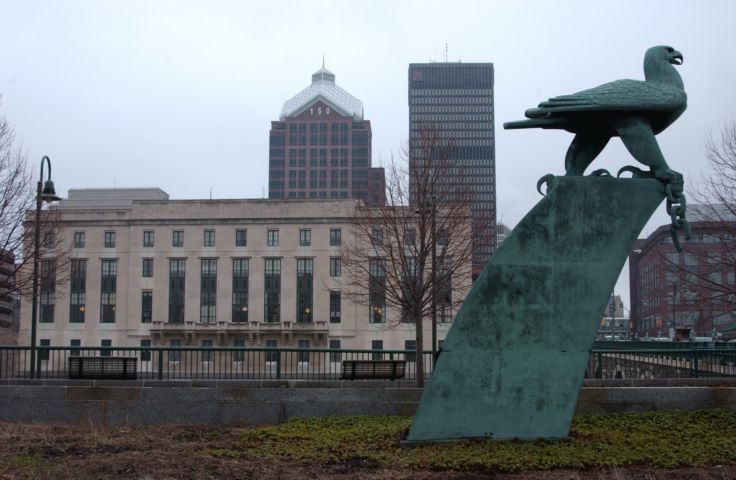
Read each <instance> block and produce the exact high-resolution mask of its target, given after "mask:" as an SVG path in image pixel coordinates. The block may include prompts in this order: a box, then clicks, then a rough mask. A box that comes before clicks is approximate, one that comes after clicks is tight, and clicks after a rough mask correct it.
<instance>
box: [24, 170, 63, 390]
mask: <svg viewBox="0 0 736 480" xmlns="http://www.w3.org/2000/svg"><path fill="white" fill-rule="evenodd" d="M44 163H46V165H48V167H49V173H48V177H47V179H46V182H45V183H44V181H43V165H44ZM56 200H60V198H59V197H57V196H56V191H55V190H54V182H52V181H51V160H49V157H47V156H46V155H44V157H43V158H42V159H41V176H40V178H39V180H38V184H37V185H36V218H35V228H34V232H33V292H32V295H33V296H32V298H31V378H36V322H37V318H38V252H39V250H40V249H41V204H42V203H43V202H53V201H56ZM39 366H40V362H39Z"/></svg>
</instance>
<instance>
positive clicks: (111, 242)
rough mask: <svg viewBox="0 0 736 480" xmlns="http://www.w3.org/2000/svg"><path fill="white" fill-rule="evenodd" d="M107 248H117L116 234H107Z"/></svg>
mask: <svg viewBox="0 0 736 480" xmlns="http://www.w3.org/2000/svg"><path fill="white" fill-rule="evenodd" d="M105 248H115V232H105Z"/></svg>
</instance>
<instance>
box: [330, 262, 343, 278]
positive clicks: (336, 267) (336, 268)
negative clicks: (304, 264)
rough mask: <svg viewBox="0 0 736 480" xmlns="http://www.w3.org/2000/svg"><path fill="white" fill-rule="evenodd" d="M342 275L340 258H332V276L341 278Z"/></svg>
mask: <svg viewBox="0 0 736 480" xmlns="http://www.w3.org/2000/svg"><path fill="white" fill-rule="evenodd" d="M341 275H342V261H341V259H340V258H339V257H332V258H330V276H331V277H339V276H341Z"/></svg>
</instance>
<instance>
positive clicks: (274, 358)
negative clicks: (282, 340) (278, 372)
mask: <svg viewBox="0 0 736 480" xmlns="http://www.w3.org/2000/svg"><path fill="white" fill-rule="evenodd" d="M266 348H278V343H276V340H266ZM278 359H279V352H277V351H271V350H267V351H266V361H267V362H278Z"/></svg>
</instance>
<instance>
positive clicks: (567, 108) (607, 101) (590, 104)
mask: <svg viewBox="0 0 736 480" xmlns="http://www.w3.org/2000/svg"><path fill="white" fill-rule="evenodd" d="M686 101H687V97H686V95H685V92H684V91H683V90H680V89H677V88H673V87H670V86H667V85H661V84H652V83H650V82H642V81H639V80H616V81H614V82H610V83H604V84H603V85H600V86H598V87H595V88H591V89H589V90H583V91H581V92H577V93H574V94H572V95H561V96H559V97H554V98H550V99H549V100H547V101H546V102H542V103H540V104H539V107H538V108H532V109H529V110H527V111H526V117H527V118H540V117H548V116H555V114H557V113H564V112H593V111H614V110H617V111H665V112H666V111H673V110H677V109H678V108H680V107H681V106H682V105H684V104H685V102H686Z"/></svg>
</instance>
